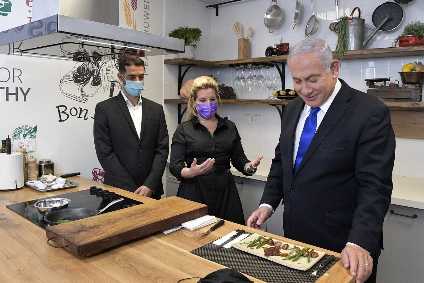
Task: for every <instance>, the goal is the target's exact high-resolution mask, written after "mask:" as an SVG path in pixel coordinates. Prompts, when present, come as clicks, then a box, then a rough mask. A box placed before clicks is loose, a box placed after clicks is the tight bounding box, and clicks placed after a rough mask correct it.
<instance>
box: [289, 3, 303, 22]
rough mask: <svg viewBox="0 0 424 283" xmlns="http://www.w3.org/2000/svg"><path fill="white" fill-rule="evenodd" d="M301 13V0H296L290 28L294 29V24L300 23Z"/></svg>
mask: <svg viewBox="0 0 424 283" xmlns="http://www.w3.org/2000/svg"><path fill="white" fill-rule="evenodd" d="M302 14H303V5H302V2H301V0H296V8H295V11H294V18H293V25H292V29H295V28H296V26H297V25H299V24H300V22H301V20H302Z"/></svg>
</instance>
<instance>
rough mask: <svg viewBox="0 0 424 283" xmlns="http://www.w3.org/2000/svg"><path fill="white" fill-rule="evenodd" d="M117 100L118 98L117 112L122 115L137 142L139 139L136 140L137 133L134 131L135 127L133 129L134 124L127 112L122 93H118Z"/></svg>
mask: <svg viewBox="0 0 424 283" xmlns="http://www.w3.org/2000/svg"><path fill="white" fill-rule="evenodd" d="M117 98H118V107H119V110H120V112H121V113H122V115H124V117H125V120H126V121H127V123H128V125H129V126H130V128H131V132H132V133H133V135H134V136H135V138H137V140H138V139H139V138H138V134H137V131H136V129H135V127H134V122H133V120H132V118H131V115H130V111H129V110H128V106H127V102H126V101H125V99H124V97H123V94H122V93H119V95H118V96H117Z"/></svg>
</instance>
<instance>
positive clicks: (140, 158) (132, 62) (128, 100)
mask: <svg viewBox="0 0 424 283" xmlns="http://www.w3.org/2000/svg"><path fill="white" fill-rule="evenodd" d="M118 60H119V63H118V64H119V74H118V79H119V81H120V83H121V86H122V90H121V92H120V93H119V95H117V96H115V97H112V98H109V99H107V100H105V101H102V102H100V103H98V104H97V106H96V111H95V115H94V143H95V147H96V153H97V158H98V159H99V161H100V164H101V165H102V167H103V169H104V170H105V177H104V180H105V181H104V182H105V184H108V185H111V186H115V187H118V188H122V189H125V190H128V191H131V192H135V193H137V194H141V195H144V196H148V197H153V198H156V199H158V198H160V196H161V195H162V194H163V185H162V175H163V172H164V170H165V165H166V161H167V158H168V151H169V148H168V145H169V139H168V130H167V127H166V121H165V115H164V112H163V109H162V106H161V105H160V104H157V103H155V102H153V101H151V100H149V99H147V98H144V97H143V95H142V92H143V90H144V72H145V68H144V61H143V60H142V59H141V57H140V54H139V53H137V52H135V51H132V52H131V51H128V50H127V51H125V52H123V53H121V54H120V56H119V59H118Z"/></svg>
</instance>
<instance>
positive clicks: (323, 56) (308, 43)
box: [288, 38, 333, 70]
mask: <svg viewBox="0 0 424 283" xmlns="http://www.w3.org/2000/svg"><path fill="white" fill-rule="evenodd" d="M305 53H316V54H317V55H318V57H319V59H320V61H321V64H322V66H323V67H324V68H325V69H327V70H330V66H331V61H332V60H333V53H332V52H331V49H330V47H329V46H328V44H327V42H326V41H325V40H324V39H321V38H307V39H304V40H302V41H301V42H299V43H297V44H296V45H295V46H294V47H292V48H290V53H289V57H288V59H290V58H292V57H293V56H296V55H300V54H305Z"/></svg>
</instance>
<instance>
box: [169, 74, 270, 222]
mask: <svg viewBox="0 0 424 283" xmlns="http://www.w3.org/2000/svg"><path fill="white" fill-rule="evenodd" d="M218 101H219V96H218V84H217V83H216V81H215V80H214V79H213V78H211V77H207V76H201V77H198V78H197V79H195V80H194V82H193V86H192V90H191V95H190V97H189V100H188V105H187V115H188V119H187V121H185V122H183V123H181V124H180V125H179V127H178V128H177V130H176V131H175V133H174V137H173V138H172V146H171V162H170V171H171V173H172V174H173V175H174V176H176V177H177V178H178V179H179V180H180V181H181V183H180V186H179V188H178V194H177V195H178V196H179V197H183V198H186V199H189V200H193V201H196V202H200V203H203V204H206V205H207V206H208V213H209V214H210V215H215V216H217V217H219V218H223V219H225V220H230V221H233V222H236V223H240V224H244V222H245V220H244V215H243V209H242V205H241V201H240V197H239V195H238V192H237V188H236V185H235V182H234V177H233V175H232V174H231V172H230V168H231V166H230V163H232V164H233V166H234V167H235V168H236V169H237V170H239V171H240V172H242V173H243V174H245V175H252V174H253V173H255V172H256V168H257V167H258V165H259V164H260V161H261V159H262V157H261V156H258V157H257V158H256V159H255V160H253V161H249V160H248V159H247V157H246V155H245V153H244V151H243V147H242V144H241V139H240V136H239V134H238V131H237V128H236V126H235V124H234V123H233V122H231V121H230V120H228V119H227V118H221V117H220V116H219V115H218V114H216V112H217V109H218Z"/></svg>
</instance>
